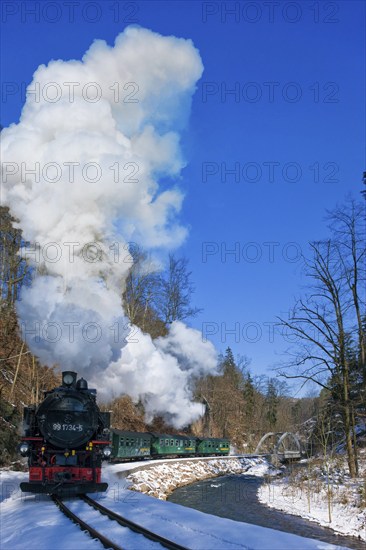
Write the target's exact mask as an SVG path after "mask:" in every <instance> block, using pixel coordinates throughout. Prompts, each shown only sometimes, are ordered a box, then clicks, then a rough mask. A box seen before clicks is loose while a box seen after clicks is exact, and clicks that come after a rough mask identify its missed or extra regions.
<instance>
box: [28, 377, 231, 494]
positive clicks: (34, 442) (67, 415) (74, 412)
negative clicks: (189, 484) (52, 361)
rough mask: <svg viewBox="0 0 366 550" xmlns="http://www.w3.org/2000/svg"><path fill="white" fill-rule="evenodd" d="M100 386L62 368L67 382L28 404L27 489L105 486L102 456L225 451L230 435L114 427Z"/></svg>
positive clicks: (88, 490)
mask: <svg viewBox="0 0 366 550" xmlns="http://www.w3.org/2000/svg"><path fill="white" fill-rule="evenodd" d="M96 393H97V392H96V390H91V389H89V388H88V383H87V381H86V380H84V378H80V379H79V380H78V379H77V373H76V372H72V371H65V372H63V373H62V384H61V386H60V387H58V388H54V389H53V390H51V391H48V392H45V398H44V400H43V401H42V403H41V404H40V405H39V406H38V407H36V406H35V405H31V406H29V407H25V408H24V422H23V427H24V436H23V437H22V439H21V443H20V445H19V452H20V454H21V455H22V456H24V457H28V465H29V481H28V482H24V483H21V484H20V488H21V490H22V491H24V492H27V493H46V494H52V495H58V496H70V495H78V494H85V493H96V492H102V491H106V490H107V487H108V484H107V483H103V482H102V481H101V467H102V461H103V460H108V459H113V460H114V461H119V462H120V461H125V460H143V459H146V458H164V457H166V458H173V457H184V456H186V457H190V456H212V455H214V456H225V455H228V454H229V448H230V441H229V440H228V439H226V438H221V439H214V438H209V439H201V438H196V437H193V436H183V435H168V434H154V433H139V432H125V431H120V430H111V431H110V413H109V412H101V411H100V410H99V407H98V405H97V403H96Z"/></svg>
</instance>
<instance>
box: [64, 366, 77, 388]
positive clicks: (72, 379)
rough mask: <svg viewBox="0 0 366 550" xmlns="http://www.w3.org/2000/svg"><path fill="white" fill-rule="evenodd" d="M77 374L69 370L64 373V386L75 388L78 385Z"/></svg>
mask: <svg viewBox="0 0 366 550" xmlns="http://www.w3.org/2000/svg"><path fill="white" fill-rule="evenodd" d="M76 376H77V375H76V372H72V371H70V370H67V371H65V372H63V373H62V385H63V386H73V385H74V384H75V383H76Z"/></svg>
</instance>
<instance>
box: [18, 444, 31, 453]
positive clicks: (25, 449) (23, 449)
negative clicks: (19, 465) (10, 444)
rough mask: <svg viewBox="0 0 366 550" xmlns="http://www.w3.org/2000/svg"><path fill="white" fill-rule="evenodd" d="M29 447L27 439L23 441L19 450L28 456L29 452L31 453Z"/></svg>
mask: <svg viewBox="0 0 366 550" xmlns="http://www.w3.org/2000/svg"><path fill="white" fill-rule="evenodd" d="M29 449H30V447H29V443H27V442H26V441H23V443H21V444H20V446H19V452H20V454H21V455H22V456H27V454H28V453H29Z"/></svg>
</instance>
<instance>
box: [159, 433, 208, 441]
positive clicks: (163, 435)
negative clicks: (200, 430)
mask: <svg viewBox="0 0 366 550" xmlns="http://www.w3.org/2000/svg"><path fill="white" fill-rule="evenodd" d="M151 435H152V436H154V437H157V438H160V439H192V440H193V439H194V440H196V439H197V437H196V436H194V435H187V434H186V435H182V434H180V435H178V434H159V433H156V432H151Z"/></svg>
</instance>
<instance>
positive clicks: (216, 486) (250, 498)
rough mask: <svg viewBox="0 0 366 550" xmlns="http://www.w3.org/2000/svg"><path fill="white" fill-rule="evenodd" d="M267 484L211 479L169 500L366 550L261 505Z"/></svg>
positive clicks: (183, 489)
mask: <svg viewBox="0 0 366 550" xmlns="http://www.w3.org/2000/svg"><path fill="white" fill-rule="evenodd" d="M263 481H264V480H263V478H261V477H255V476H244V475H239V476H238V475H228V476H224V477H219V478H214V479H207V480H205V481H199V482H197V483H193V484H192V485H187V486H185V487H180V488H179V489H176V490H175V491H174V493H172V494H171V495H170V497H169V498H168V500H169V501H170V502H175V503H176V504H181V505H183V506H188V507H189V508H194V509H196V510H200V511H201V512H206V513H207V514H212V515H215V516H221V517H224V518H230V519H234V520H236V521H243V522H245V523H252V524H255V525H261V526H262V527H270V528H272V529H277V530H279V531H286V532H287V533H293V534H294V535H300V536H302V537H308V538H312V539H317V540H321V541H325V542H329V543H331V544H335V545H339V546H345V547H348V548H355V549H357V550H365V542H363V541H361V540H358V539H356V538H355V537H347V536H341V535H337V534H335V533H334V532H333V531H332V530H331V529H327V528H326V527H321V526H320V525H318V524H317V523H314V522H311V521H308V520H305V519H302V518H301V517H299V516H293V515H290V514H285V513H284V512H279V511H277V510H275V509H273V508H269V507H268V506H266V505H264V504H261V503H260V502H259V500H258V498H257V490H258V488H259V486H260V485H261V484H262V483H263Z"/></svg>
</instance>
